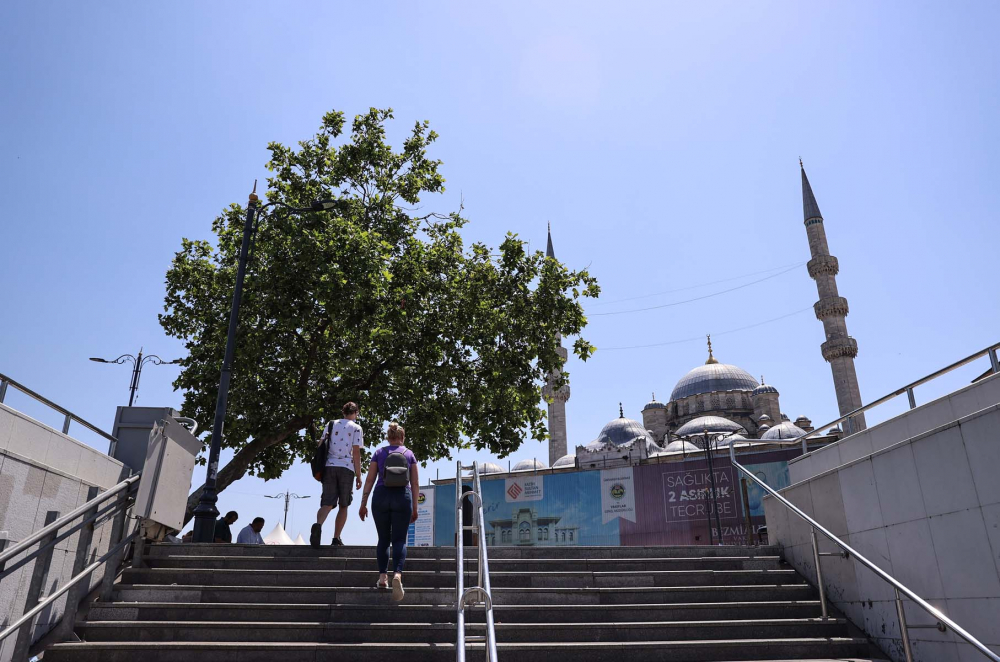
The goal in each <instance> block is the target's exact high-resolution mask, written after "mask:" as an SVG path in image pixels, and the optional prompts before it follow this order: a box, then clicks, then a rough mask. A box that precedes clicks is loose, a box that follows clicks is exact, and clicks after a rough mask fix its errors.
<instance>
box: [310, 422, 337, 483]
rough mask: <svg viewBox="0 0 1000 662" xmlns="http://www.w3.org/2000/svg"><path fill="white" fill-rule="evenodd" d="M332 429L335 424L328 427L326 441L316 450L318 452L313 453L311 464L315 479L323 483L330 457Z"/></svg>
mask: <svg viewBox="0 0 1000 662" xmlns="http://www.w3.org/2000/svg"><path fill="white" fill-rule="evenodd" d="M332 427H333V423H329V424H328V425H327V430H326V440H325V441H324V442H323V443H321V444H320V445H319V447H317V448H316V452H315V453H313V456H312V460H310V462H309V466H310V468H311V469H312V474H313V478H315V479H316V480H318V481H319V482H321V483H322V482H323V472H324V471H325V470H326V459H327V457H328V456H329V455H330V429H331V428H332Z"/></svg>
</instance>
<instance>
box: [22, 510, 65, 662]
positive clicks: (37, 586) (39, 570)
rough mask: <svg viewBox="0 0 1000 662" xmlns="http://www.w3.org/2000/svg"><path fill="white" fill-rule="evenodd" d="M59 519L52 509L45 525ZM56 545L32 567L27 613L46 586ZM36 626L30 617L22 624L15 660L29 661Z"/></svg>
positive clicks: (41, 543) (42, 543)
mask: <svg viewBox="0 0 1000 662" xmlns="http://www.w3.org/2000/svg"><path fill="white" fill-rule="evenodd" d="M57 519H59V511H56V510H50V511H48V512H47V513H45V526H48V525H49V524H52V523H53V522H55V521H56V520H57ZM56 534H58V531H53V532H52V533H50V534H48V535H47V536H45V537H44V538H42V539H41V540H39V541H38V548H39V549H41V548H43V547H45V546H46V545H49V544H50V543H51V542H52V541H53V540H55V538H56ZM54 547H55V546H54V545H53V546H52V547H49V548H48V549H46V550H45V551H43V552H42V553H40V554H39V555H38V556H36V557H35V563H34V565H33V566H32V568H31V583H30V584H28V595H27V596H26V598H25V600H24V610H23V611H22V612H21V613H22V614H25V613H27V612H29V611H30V610H32V609H34V608H35V605H37V604H38V602H39V599H40V598H41V596H42V588H43V587H44V586H45V580H46V578H47V577H48V574H49V566H50V565H51V564H52V550H53V549H54ZM34 627H35V619H34V618H32V619H29V620H28V622H27V623H25V624H24V625H22V626H21V629H20V630H18V631H17V641H16V642H15V644H14V655H13V657H11V660H12V661H13V662H28V649H29V648H31V632H32V630H33V629H34Z"/></svg>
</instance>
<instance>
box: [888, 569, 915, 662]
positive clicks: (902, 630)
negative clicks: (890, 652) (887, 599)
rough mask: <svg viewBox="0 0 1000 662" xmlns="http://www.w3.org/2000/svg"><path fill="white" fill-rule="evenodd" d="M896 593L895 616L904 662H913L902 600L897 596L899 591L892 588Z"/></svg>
mask: <svg viewBox="0 0 1000 662" xmlns="http://www.w3.org/2000/svg"><path fill="white" fill-rule="evenodd" d="M893 590H895V591H896V615H897V616H898V617H899V635H900V636H901V637H902V639H903V654H904V655H906V662H913V648H912V647H911V646H910V631H909V630H907V629H906V612H905V611H903V598H902V597H900V595H899V589H898V588H895V587H893Z"/></svg>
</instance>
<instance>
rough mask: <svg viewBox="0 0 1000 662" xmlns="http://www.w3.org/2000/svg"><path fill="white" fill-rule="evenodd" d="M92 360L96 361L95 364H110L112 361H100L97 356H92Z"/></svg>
mask: <svg viewBox="0 0 1000 662" xmlns="http://www.w3.org/2000/svg"><path fill="white" fill-rule="evenodd" d="M90 360H91V361H94V362H95V363H110V361H108V360H107V359H99V358H97V357H96V356H91V357H90Z"/></svg>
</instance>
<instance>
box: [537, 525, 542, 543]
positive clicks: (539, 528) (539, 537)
mask: <svg viewBox="0 0 1000 662" xmlns="http://www.w3.org/2000/svg"><path fill="white" fill-rule="evenodd" d="M538 539H539V540H541V539H542V527H538Z"/></svg>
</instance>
